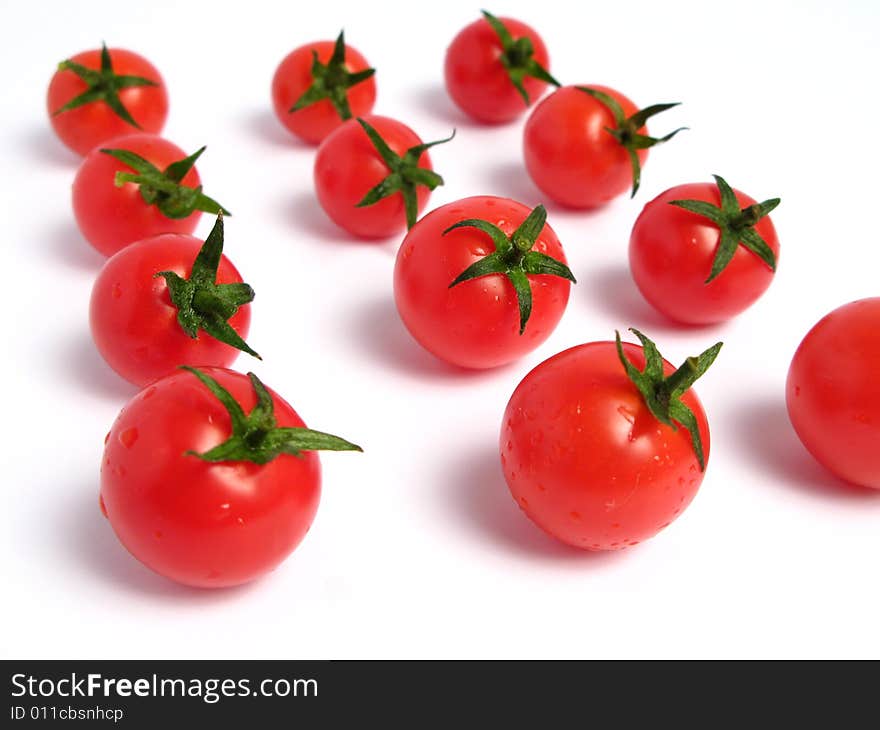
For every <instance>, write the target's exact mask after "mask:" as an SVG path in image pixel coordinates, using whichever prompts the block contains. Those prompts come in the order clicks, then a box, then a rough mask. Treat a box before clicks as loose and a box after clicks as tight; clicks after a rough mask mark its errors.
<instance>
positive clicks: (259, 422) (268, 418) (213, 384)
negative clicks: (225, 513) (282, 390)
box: [182, 365, 363, 465]
mask: <svg viewBox="0 0 880 730" xmlns="http://www.w3.org/2000/svg"><path fill="white" fill-rule="evenodd" d="M182 369H183V370H186V371H188V372H190V373H192V374H193V375H195V376H196V377H197V378H198V379H199V380H200V381H201V382H202V383H203V384H204V385H205V387H206V388H207V389H208V390H210V391H211V393H212V394H213V395H214V397H215V398H217V400H219V401H220V403H222V404H223V407H224V408H225V409H226V412H227V413H228V414H229V420H230V421H231V422H232V433H231V434H230V436H229V438H228V439H226V441H224V442H223V443H221V444H218V445H217V446H215V447H214V448H212V449H209V450H208V451H206V452H204V453H201V454H200V453H198V452H195V451H187V452H186V455H187V456H197V457H198V458H200V459H203V460H204V461H211V462H220V461H250V462H253V463H254V464H260V465H262V464H268V463H269V462H270V461H272V460H273V459H275V458H277V457H279V456H281V454H290V455H292V456H299V455H300V454H301V453H302V452H303V451H363V449H361V447H360V446H357V445H355V444H353V443H351V442H349V441H346V440H345V439H342V438H339V437H338V436H333V435H332V434H329V433H323V432H322V431H313V430H312V429H310V428H304V427H284V426H278V425H277V422H276V420H275V404H274V403H273V402H272V396H271V395H270V394H269V391H268V390H266V386H265V385H263V383H262V382H260V379H259V378H258V377H257V376H256V375H254V374H253V373H248V378H250V381H251V385H252V386H253V389H254V395H256V397H257V404H256V405H255V406H254V408H253V410H252V411H251V412H250V413H248V414H245V412H244V410H243V409H242V407H241V404H240V403H239V402H238V401H237V400H235V398H233V397H232V394H231V393H230V392H229V391H228V390H226V389H225V388H224V387H223V386H222V385H220V383H218V382H217V381H216V380H214V378H212V377H211V376H210V375H207V374H205V373H203V372H201V371H199V370H197V369H196V368H193V367H190V366H188V365H183V366H182Z"/></svg>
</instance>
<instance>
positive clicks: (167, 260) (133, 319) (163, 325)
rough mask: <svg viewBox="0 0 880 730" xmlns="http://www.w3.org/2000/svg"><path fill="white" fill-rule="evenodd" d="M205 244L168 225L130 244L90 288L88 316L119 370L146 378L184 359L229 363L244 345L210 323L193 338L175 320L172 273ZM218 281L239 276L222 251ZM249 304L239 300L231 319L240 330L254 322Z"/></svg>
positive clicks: (188, 264) (188, 265)
mask: <svg viewBox="0 0 880 730" xmlns="http://www.w3.org/2000/svg"><path fill="white" fill-rule="evenodd" d="M201 248H202V241H201V240H199V239H198V238H195V237H193V236H188V235H182V234H175V233H166V234H162V235H159V236H154V237H152V238H147V239H144V240H143V241H138V242H137V243H134V244H132V245H131V246H128V247H126V248H124V249H123V250H122V251H120V252H119V253H117V254H116V255H115V256H113V257H112V258H111V259H109V260H108V261H107V263H106V264H104V268H103V269H101V272H100V273H99V274H98V278H97V279H96V280H95V284H94V286H93V288H92V298H91V305H90V310H89V321H90V324H91V330H92V339H93V340H94V341H95V345H96V346H97V348H98V351H99V352H100V353H101V355H102V356H103V358H104V359H105V360H106V361H107V363H108V364H109V365H110V367H112V368H113V369H114V370H115V371H116V372H117V373H119V374H120V375H121V376H122V377H123V378H125V379H126V380H129V381H130V382H132V383H134V384H135V385H146V384H147V383H149V382H151V381H153V380H155V379H156V378H158V377H160V376H162V375H166V374H167V373H169V372H171V371H172V370H173V369H174V368H176V367H177V366H178V365H185V364H191V365H199V366H201V365H214V366H220V367H226V366H228V365H231V364H232V363H233V362H234V361H235V359H236V357H238V354H239V351H238V350H237V349H236V348H234V347H231V346H230V345H227V344H225V343H223V342H221V341H219V340H217V339H215V338H214V337H212V336H211V335H209V334H207V333H206V332H204V331H200V332H198V336H197V337H196V338H195V339H193V338H191V337H190V336H189V335H188V334H187V333H186V332H185V331H184V329H183V328H182V327H181V326H180V324H179V323H178V321H177V315H178V308H177V307H176V306H174V304H173V303H172V301H171V297H170V294H169V290H168V284H167V283H166V279H165V278H163V277H161V276H158V277H157V276H156V274H158V273H159V272H164V271H173V272H174V273H176V274H177V275H178V276H181V277H183V278H187V277H189V275H190V272H191V269H192V266H193V262H194V261H195V259H196V256H197V255H198V253H199V250H200V249H201ZM216 283H217V284H220V285H223V284H241V283H242V279H241V276H240V275H239V273H238V271H237V270H236V268H235V267H234V266H233V265H232V263H231V262H230V261H229V259H227V258H226V256H221V257H220V264H219V267H218V271H217V277H216ZM250 321H251V312H250V305H249V304H244V305H242V306H240V307H239V308H238V310H237V311H236V312H235V314H233V315H232V316H231V317H230V318H229V320H228V323H229V325H230V326H231V327H232V328H233V329H234V330H235V331H236V332H237V333H238V334H239V336H240V337H242V338H247V335H248V330H249V328H250Z"/></svg>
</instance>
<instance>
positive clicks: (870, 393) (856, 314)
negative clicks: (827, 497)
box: [785, 297, 880, 489]
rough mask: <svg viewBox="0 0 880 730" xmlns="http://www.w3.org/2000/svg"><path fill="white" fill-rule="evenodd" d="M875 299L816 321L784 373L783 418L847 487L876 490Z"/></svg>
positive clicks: (879, 338)
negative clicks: (785, 418) (785, 408)
mask: <svg viewBox="0 0 880 730" xmlns="http://www.w3.org/2000/svg"><path fill="white" fill-rule="evenodd" d="M878 362H880V297H873V298H868V299H860V300H858V301H855V302H851V303H849V304H845V305H843V306H841V307H838V308H837V309H835V310H834V311H832V312H831V313H829V314H828V315H826V316H825V317H823V318H822V319H821V320H820V321H819V322H818V323H817V324H816V325H815V326H814V327H813V328H812V329H811V330H810V331H809V332H808V333H807V334H806V336H805V337H804V339H803V340H802V342H801V343H800V345H799V346H798V348H797V351H796V352H795V354H794V357H793V358H792V361H791V366H790V368H789V371H788V378H787V380H786V387H785V399H786V406H787V409H788V416H789V419H790V420H791V424H792V426H793V427H794V430H795V432H796V433H797V435H798V437H799V438H800V440H801V442H802V443H803V445H804V446H805V447H806V449H807V451H809V452H810V454H811V455H812V456H813V457H814V458H815V459H816V461H818V462H819V463H820V464H821V465H822V466H824V467H825V468H826V469H828V471H829V472H831V473H832V474H834V475H835V476H837V477H839V478H840V479H842V480H844V481H846V482H849V483H851V484H854V485H857V486H860V487H867V488H870V489H880V448H878V444H880V387H878V385H877V383H878V381H877V363H878Z"/></svg>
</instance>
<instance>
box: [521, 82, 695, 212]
mask: <svg viewBox="0 0 880 730" xmlns="http://www.w3.org/2000/svg"><path fill="white" fill-rule="evenodd" d="M585 89H586V90H585ZM591 93H593V94H597V95H599V96H603V97H606V98H605V99H604V100H600V99H599V98H596V96H593V95H591ZM674 106H677V104H654V105H652V106H650V107H646V108H645V109H643V110H638V109H637V108H636V106H635V104H633V103H632V102H631V101H630V100H629V99H627V98H626V97H625V96H624V95H623V94H621V93H620V92H619V91H615V90H614V89H610V88H608V87H607V86H597V85H591V86H589V87H582V86H580V87H579V86H564V87H562V88H561V89H558V90H556V91H554V92H553V93H552V94H550V96H548V97H547V98H546V99H544V100H543V101H542V102H541V103H540V104H538V106H537V107H535V110H534V111H533V112H532V114H531V116H529V119H528V121H527V122H526V127H525V135H524V140H523V150H524V154H525V161H526V169H527V170H528V171H529V175H531V177H532V180H534V182H535V184H536V185H537V186H538V187H539V188H540V189H541V190H542V191H543V192H544V193H545V194H546V195H548V196H549V197H550V198H552V199H553V200H555V201H556V202H558V203H561V204H562V205H567V206H570V207H572V208H595V207H597V206H600V205H603V204H605V203H607V202H608V201H609V200H611V199H612V198H616V197H617V196H618V195H620V194H621V193H623V192H625V191H626V190H627V189H630V188H631V189H632V194H633V195H635V193H636V191H637V190H638V188H639V182H640V179H641V168H642V166H643V165H644V164H645V160H646V159H647V157H648V147H652V146H654V145H657V144H660V143H662V142H666V141H668V140H670V139H672V137H674V136H675V135H676V134H678V132H680V131H682V129H684V128H683V127H681V128H679V129H676V130H675V131H673V132H671V133H670V134H667V135H665V136H664V137H659V138H657V137H649V136H648V132H647V129H646V127H645V123H644V120H646V119H648V118H649V117H652V116H654V115H655V114H659V113H660V112H663V111H665V110H667V109H669V108H671V107H674ZM612 107H614V108H612ZM609 130H610V131H609Z"/></svg>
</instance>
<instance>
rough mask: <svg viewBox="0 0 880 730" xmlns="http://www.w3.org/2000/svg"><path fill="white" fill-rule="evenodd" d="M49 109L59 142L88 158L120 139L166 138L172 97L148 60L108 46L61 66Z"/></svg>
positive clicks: (49, 95)
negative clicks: (130, 136) (127, 136)
mask: <svg viewBox="0 0 880 730" xmlns="http://www.w3.org/2000/svg"><path fill="white" fill-rule="evenodd" d="M46 107H47V109H48V112H49V119H50V121H51V123H52V128H53V129H54V130H55V134H57V135H58V138H59V139H60V140H61V141H62V142H64V144H65V145H67V146H68V147H69V148H70V149H72V150H73V151H74V152H76V153H78V154H80V155H86V154H87V153H88V152H89V151H91V150H92V149H93V148H94V147H96V146H97V145H99V144H102V143H103V142H106V141H107V140H109V139H113V138H114V137H119V136H122V135H124V134H131V133H133V132H137V131H143V132H148V133H151V134H158V133H159V132H161V131H162V127H164V126H165V120H166V119H167V117H168V92H167V91H166V89H165V82H164V81H163V80H162V77H161V76H160V75H159V72H158V71H157V70H156V68H155V67H154V66H153V64H151V63H150V62H149V61H148V60H147V59H146V58H144V57H143V56H139V55H138V54H137V53H132V52H131V51H127V50H124V49H122V48H114V49H108V48H107V46H106V45H103V46H102V47H101V49H100V50H96V51H85V52H83V53H79V54H77V55H75V56H73V57H71V58H69V59H67V60H66V61H62V62H61V63H59V64H58V70H57V71H56V72H55V74H54V75H53V76H52V80H51V81H50V82H49V89H48V91H47V93H46Z"/></svg>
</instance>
